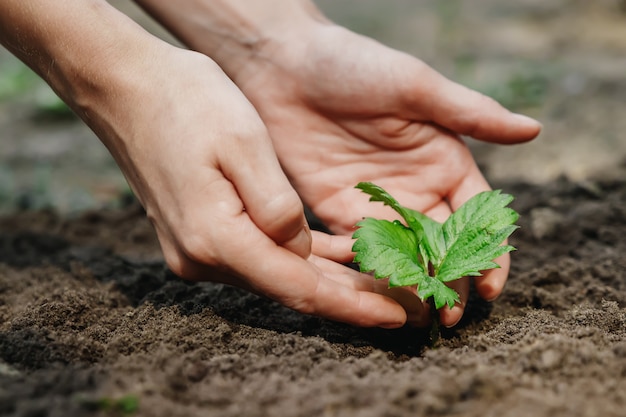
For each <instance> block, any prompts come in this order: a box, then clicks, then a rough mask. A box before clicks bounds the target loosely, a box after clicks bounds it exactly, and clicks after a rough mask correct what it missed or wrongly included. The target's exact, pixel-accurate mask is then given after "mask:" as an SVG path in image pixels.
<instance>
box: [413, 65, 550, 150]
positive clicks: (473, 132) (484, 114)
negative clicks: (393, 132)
mask: <svg viewBox="0 0 626 417" xmlns="http://www.w3.org/2000/svg"><path fill="white" fill-rule="evenodd" d="M418 63H419V64H420V65H419V68H417V69H416V71H417V74H415V73H414V74H413V76H414V78H413V79H414V81H413V83H412V84H413V85H414V87H413V88H412V89H410V90H411V91H410V92H409V94H410V97H409V98H408V99H409V101H410V103H409V106H410V107H411V108H413V109H414V111H415V112H416V113H417V117H418V118H422V119H423V118H425V119H426V120H422V121H430V122H435V123H437V124H438V125H440V126H442V127H444V128H446V129H448V130H451V131H453V132H455V133H458V134H461V135H467V136H471V137H473V138H475V139H479V140H483V141H487V142H496V143H503V144H508V143H519V142H526V141H529V140H531V139H533V138H535V137H536V136H537V135H538V134H539V132H540V131H541V124H540V123H539V122H538V121H536V120H534V119H531V118H530V117H527V116H524V115H521V114H516V113H512V112H510V111H509V110H507V109H505V108H504V107H502V106H501V105H500V104H499V103H498V102H496V101H495V100H493V99H492V98H490V97H487V96H485V95H483V94H481V93H479V92H477V91H474V90H472V89H469V88H467V87H464V86H462V85H460V84H457V83H455V82H453V81H450V80H449V79H447V78H446V77H444V76H443V75H441V74H439V73H438V72H437V71H435V70H434V69H432V68H431V67H429V66H428V65H426V64H424V63H421V62H420V61H418Z"/></svg>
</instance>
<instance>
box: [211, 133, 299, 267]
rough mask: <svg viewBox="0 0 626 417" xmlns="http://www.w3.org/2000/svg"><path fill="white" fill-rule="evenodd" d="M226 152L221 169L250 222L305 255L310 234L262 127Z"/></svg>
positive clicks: (293, 192) (276, 240)
mask: <svg viewBox="0 0 626 417" xmlns="http://www.w3.org/2000/svg"><path fill="white" fill-rule="evenodd" d="M250 136H251V137H250V138H248V139H247V140H241V141H240V142H241V143H240V144H239V145H240V146H238V147H236V148H235V150H234V151H233V152H229V153H228V154H227V155H226V156H225V157H223V158H224V160H223V161H222V169H223V171H224V173H225V175H226V176H227V177H228V179H229V180H231V181H232V182H233V184H234V185H235V188H236V189H237V193H238V194H239V196H240V198H241V200H242V201H243V203H244V206H245V209H246V211H247V213H248V214H249V216H250V218H251V219H252V221H253V222H254V223H255V224H256V225H257V226H258V227H259V229H261V230H262V231H263V232H264V233H265V234H266V235H267V236H269V237H270V238H271V239H272V240H273V241H274V242H276V243H277V244H279V245H281V246H283V247H285V248H287V249H289V250H290V251H292V252H294V253H296V254H298V255H299V256H301V257H302V258H305V259H306V258H307V257H308V256H309V254H310V253H311V233H310V230H309V227H308V224H307V221H306V218H305V216H304V207H303V204H302V201H301V200H300V198H299V197H298V194H297V193H296V191H295V190H294V189H293V187H292V186H291V184H290V183H289V180H288V179H287V177H286V176H285V174H284V172H283V171H282V169H281V167H280V164H279V163H278V159H277V157H276V154H275V153H274V149H273V147H272V145H271V141H270V139H269V136H268V135H267V132H266V131H265V129H256V130H255V131H254V132H253V133H251V134H250Z"/></svg>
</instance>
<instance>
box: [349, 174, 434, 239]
mask: <svg viewBox="0 0 626 417" xmlns="http://www.w3.org/2000/svg"><path fill="white" fill-rule="evenodd" d="M355 188H358V189H360V190H361V191H363V192H364V193H366V194H369V195H370V201H380V202H382V203H383V204H384V205H386V206H389V207H391V208H392V209H394V210H395V211H396V212H397V213H398V214H399V215H400V216H402V218H403V219H404V221H405V222H406V224H407V225H408V226H409V228H410V229H411V230H413V232H414V233H415V236H416V237H417V241H418V242H419V241H421V240H422V238H423V236H424V229H423V227H422V225H421V224H420V223H419V221H417V219H416V218H415V216H413V214H412V213H411V211H412V210H410V209H407V208H406V207H403V206H401V205H400V203H398V201H396V199H395V198H393V197H392V196H391V195H390V194H389V193H388V192H387V191H385V190H384V189H382V188H381V187H379V186H378V185H376V184H373V183H371V182H360V183H358V184H357V185H356V187H355Z"/></svg>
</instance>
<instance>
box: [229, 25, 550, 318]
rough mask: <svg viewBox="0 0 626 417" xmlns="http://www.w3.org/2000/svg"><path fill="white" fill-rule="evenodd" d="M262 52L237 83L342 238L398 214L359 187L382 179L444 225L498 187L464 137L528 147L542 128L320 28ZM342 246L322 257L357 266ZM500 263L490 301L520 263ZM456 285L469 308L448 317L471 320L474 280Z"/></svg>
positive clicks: (487, 283) (485, 292) (357, 40)
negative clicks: (369, 220) (365, 222)
mask: <svg viewBox="0 0 626 417" xmlns="http://www.w3.org/2000/svg"><path fill="white" fill-rule="evenodd" d="M257 56H258V57H261V59H257V62H256V65H252V64H250V65H249V67H248V68H246V69H243V70H242V71H241V72H240V73H239V74H238V77H237V78H236V81H237V83H238V85H239V86H240V87H241V88H242V90H243V92H244V93H245V94H246V96H247V97H248V98H249V99H250V100H251V101H252V103H253V104H254V105H255V107H256V108H257V110H258V111H259V114H260V115H261V117H262V119H263V121H264V122H265V124H266V126H267V127H268V129H269V132H270V135H271V137H272V140H273V142H274V147H275V149H276V152H277V154H278V157H279V160H280V162H281V164H282V165H283V167H284V169H285V171H286V173H287V175H288V176H289V178H290V180H291V181H292V183H293V185H294V186H295V188H296V190H297V191H298V193H299V194H300V196H301V197H302V198H303V200H304V201H305V203H306V204H307V205H309V206H310V207H311V209H312V210H313V212H314V213H315V214H316V215H317V216H318V217H319V218H320V219H321V220H322V221H323V222H324V223H325V224H326V225H327V226H328V227H329V228H330V230H332V231H333V232H335V233H337V234H340V235H345V236H349V235H351V234H352V232H353V230H354V229H353V228H354V224H355V223H356V222H357V221H358V220H360V219H361V218H363V217H365V216H372V217H391V216H393V214H392V212H391V211H390V210H389V209H388V208H386V207H383V205H382V204H373V203H368V198H367V196H365V195H363V194H361V193H360V192H359V191H358V190H355V189H354V186H355V185H356V184H357V183H358V182H359V181H371V182H374V183H376V184H378V185H380V186H381V187H383V188H385V189H386V190H387V191H389V192H390V193H391V194H392V195H393V196H395V197H396V198H397V199H398V200H399V201H400V202H401V204H403V205H405V206H409V207H412V208H414V209H416V210H419V211H422V212H424V213H426V214H428V215H429V216H431V217H434V218H435V219H437V220H439V221H444V220H445V219H446V218H447V217H448V216H449V215H450V213H451V212H452V211H454V210H456V209H457V208H458V207H459V206H460V205H461V204H463V203H464V202H465V201H466V200H468V199H469V198H470V197H471V196H473V195H475V194H476V193H478V192H480V191H483V190H488V189H489V185H488V183H487V182H486V180H485V178H484V177H483V175H482V174H481V173H480V171H479V169H478V168H477V166H476V164H475V162H474V160H473V158H472V155H471V154H470V152H469V150H468V148H467V146H466V145H465V144H464V142H463V141H462V140H461V139H460V138H459V135H460V134H463V135H469V136H473V137H475V138H477V139H481V140H485V141H490V142H498V143H517V142H523V141H527V140H530V139H532V138H534V137H535V136H536V135H537V134H538V133H539V130H540V125H539V124H538V123H537V122H535V121H533V120H531V119H529V118H527V117H525V116H520V115H515V114H512V113H510V112H508V111H507V110H505V109H504V108H502V107H501V106H500V105H498V104H497V103H496V102H494V101H493V100H491V99H489V98H487V97H485V96H483V95H481V94H479V93H476V92H474V91H471V90H469V89H466V88H464V87H462V86H460V85H458V84H455V83H453V82H451V81H449V80H447V79H445V78H444V77H443V76H441V75H440V74H438V73H437V72H435V71H434V70H433V69H431V68H430V67H428V66H427V65H426V64H424V63H423V62H421V61H419V60H417V59H415V58H413V57H411V56H408V55H406V54H403V53H400V52H398V51H395V50H392V49H389V48H387V47H385V46H383V45H381V44H379V43H377V42H375V41H373V40H371V39H368V38H365V37H362V36H359V35H356V34H354V33H352V32H349V31H347V30H345V29H343V28H340V27H336V26H332V25H318V26H317V29H316V30H315V31H309V32H307V33H306V34H305V35H304V36H302V37H299V38H293V39H290V40H289V41H288V42H285V43H283V44H280V45H275V44H270V45H268V46H267V47H266V48H265V49H264V50H262V51H261V52H257ZM337 239H338V240H336V241H335V242H334V255H333V254H332V253H331V252H332V251H329V250H324V249H321V247H322V246H323V244H319V245H314V252H316V250H317V251H323V252H324V253H325V255H326V256H332V257H333V259H335V260H347V259H349V258H350V257H351V255H350V246H351V243H350V240H349V239H347V238H344V239H339V238H337ZM316 248H317V249H316ZM339 248H341V249H339ZM497 262H498V263H499V264H500V265H501V267H502V268H501V269H496V270H491V271H489V272H487V273H485V274H484V276H482V277H478V278H475V284H476V288H477V291H478V293H479V294H480V295H481V296H482V297H483V298H485V299H487V300H492V299H494V298H495V297H497V296H498V295H499V294H500V292H501V291H502V288H503V286H504V283H505V281H506V278H507V275H508V270H509V262H510V260H509V256H508V255H506V256H503V257H501V258H499V259H498V260H497ZM451 286H453V287H454V288H455V289H456V290H457V291H458V292H459V294H460V298H461V304H460V305H457V306H455V307H454V308H453V309H452V310H449V309H447V308H444V309H442V310H441V321H442V323H443V324H444V325H447V326H451V325H454V324H455V323H457V322H458V320H459V319H460V318H461V316H462V313H463V309H464V306H465V303H466V301H467V298H468V292H469V282H468V279H467V278H465V279H461V280H458V281H455V282H454V283H453V284H452V285H451ZM424 311H427V309H425V310H424Z"/></svg>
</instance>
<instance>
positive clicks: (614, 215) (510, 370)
mask: <svg viewBox="0 0 626 417" xmlns="http://www.w3.org/2000/svg"><path fill="white" fill-rule="evenodd" d="M503 186H504V188H505V189H506V190H507V191H509V192H512V193H514V194H515V195H516V196H517V199H516V201H515V202H514V207H515V208H516V209H517V210H519V211H520V212H521V214H522V217H521V221H520V223H521V226H522V227H521V229H520V230H519V231H518V232H516V233H515V234H514V237H513V239H512V243H513V244H514V245H515V246H517V247H518V248H519V250H518V251H517V252H515V253H514V254H513V258H514V259H513V260H514V262H513V269H512V272H511V276H510V280H509V282H508V285H507V287H506V290H505V292H504V294H503V296H502V297H501V298H500V299H498V300H497V301H495V302H493V303H486V302H482V301H480V300H478V299H473V300H472V301H471V303H470V307H469V309H468V311H467V314H466V316H465V318H464V320H463V322H462V323H461V325H460V326H458V327H457V328H455V329H453V330H447V331H445V332H444V335H443V339H442V342H441V346H440V347H438V348H436V349H433V348H430V347H429V346H428V344H427V335H426V333H425V332H424V331H421V330H416V329H411V328H403V329H400V330H393V331H388V330H379V329H357V328H352V327H349V326H345V325H342V324H337V323H333V322H329V321H325V320H321V319H317V318H313V317H308V316H304V315H300V314H298V313H295V312H292V311H290V310H287V309H285V308H283V307H281V306H279V305H277V304H275V303H274V302H271V301H268V300H266V299H263V298H259V297H257V296H254V295H251V294H248V293H245V292H242V291H239V290H237V289H234V288H230V287H225V286H222V285H217V284H211V283H201V284H192V283H188V282H184V281H182V280H179V279H178V278H176V277H175V276H173V275H172V274H171V273H169V272H168V271H167V270H166V268H165V267H164V265H163V262H162V261H161V259H160V255H159V249H158V245H157V242H156V241H155V239H154V236H153V232H152V230H151V228H150V226H149V224H148V222H147V221H146V220H145V218H144V215H143V213H142V211H141V209H140V208H139V207H137V206H134V205H132V206H130V207H128V208H126V209H124V210H119V211H96V212H90V213H85V214H82V215H80V216H79V217H76V218H71V219H67V218H61V217H59V216H57V215H55V214H52V213H49V212H35V213H32V212H30V213H21V214H17V215H14V216H11V217H5V218H2V219H1V220H0V249H1V250H0V358H2V360H1V362H0V414H2V415H15V416H68V415H115V414H122V412H121V411H119V410H118V411H119V412H115V411H114V410H115V407H112V406H111V407H109V409H108V411H103V410H105V409H106V407H104V406H103V405H102V404H103V402H102V401H103V399H110V400H112V401H115V400H119V399H122V398H124V397H127V398H128V397H129V396H130V398H131V399H137V400H138V401H139V408H138V410H137V411H136V415H137V416H172V415H181V416H182V415H184V416H206V415H220V416H238V417H239V416H269V415H284V416H313V415H316V416H317V415H326V416H412V417H414V416H433V415H462V416H528V415H532V416H550V417H554V416H578V415H586V416H592V415H602V416H622V415H624V414H623V410H624V405H625V404H626V312H625V310H624V306H625V305H626V279H625V277H624V270H626V259H625V258H624V256H623V253H624V252H625V251H626V241H625V240H624V238H623V236H624V235H625V234H626V183H624V182H615V181H601V180H600V181H596V182H586V183H582V184H574V183H570V182H567V181H565V180H563V181H558V182H555V183H553V184H552V185H549V186H541V187H537V186H531V185H524V184H519V183H518V184H503ZM111 410H113V411H111Z"/></svg>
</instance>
